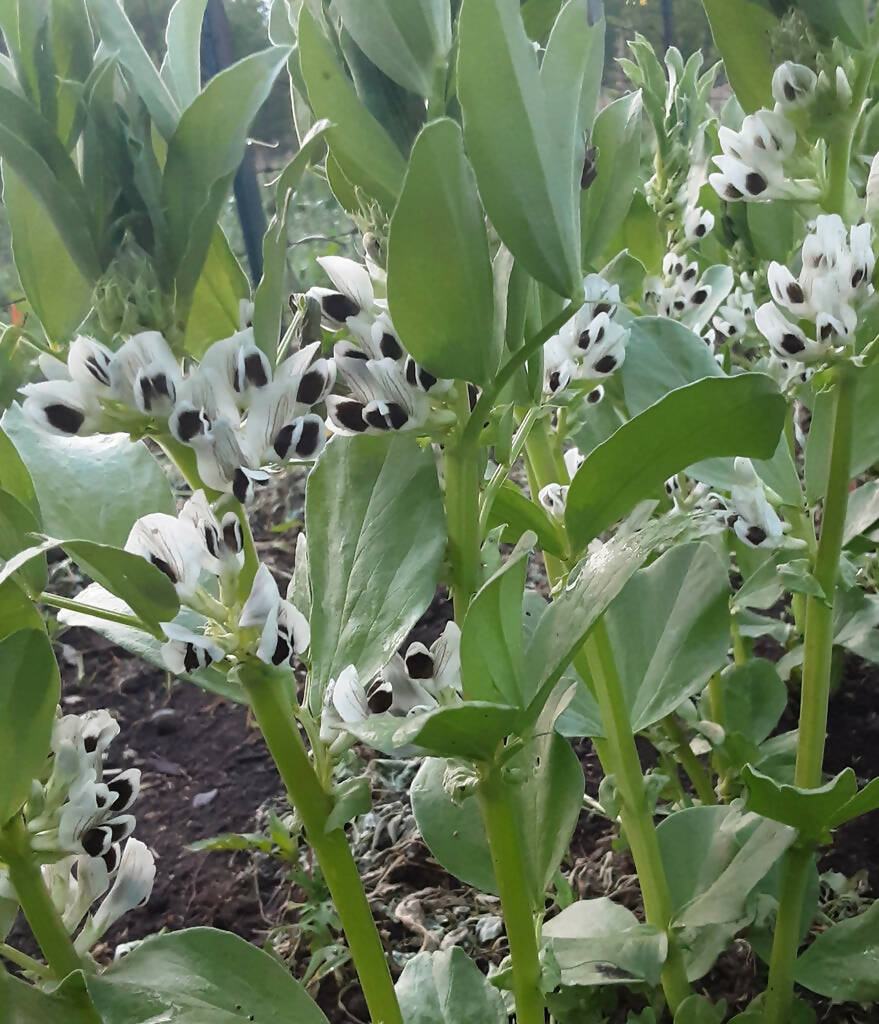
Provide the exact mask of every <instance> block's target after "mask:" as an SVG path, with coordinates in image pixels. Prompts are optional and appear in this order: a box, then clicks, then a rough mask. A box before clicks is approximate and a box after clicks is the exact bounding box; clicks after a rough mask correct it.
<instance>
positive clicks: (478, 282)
mask: <svg viewBox="0 0 879 1024" xmlns="http://www.w3.org/2000/svg"><path fill="white" fill-rule="evenodd" d="M388 302H389V305H390V310H391V316H392V317H393V320H394V327H395V328H396V329H397V331H399V334H400V339H401V341H402V342H403V345H404V346H405V348H406V349H407V350H408V351H409V352H410V353H411V354H412V356H413V357H414V358H415V359H416V360H417V361H418V362H419V363H422V364H423V365H424V366H425V367H427V369H428V370H430V371H431V373H433V374H435V375H436V376H438V377H453V378H460V379H462V380H468V381H473V382H474V383H477V384H487V383H489V381H490V380H491V379H492V378H493V377H494V375H495V373H496V372H497V368H498V363H499V361H500V357H501V343H502V342H501V338H499V337H498V336H497V335H496V333H495V331H494V330H493V317H494V282H493V280H492V272H491V259H490V257H489V252H488V236H487V234H486V229H485V217H484V215H483V213H482V207H481V205H480V203H479V197H478V196H477V193H476V180H475V178H474V177H473V171H472V170H471V168H470V164H469V163H468V162H467V157H466V155H465V153H464V140H463V137H462V135H461V129H460V128H459V127H458V125H457V124H456V123H455V122H454V121H452V120H451V119H450V118H446V117H444V118H441V119H440V120H438V121H433V122H432V123H431V124H429V125H427V127H425V128H424V129H422V131H421V133H420V134H419V136H418V138H417V139H416V140H415V145H414V147H413V148H412V156H411V157H410V160H409V170H408V171H407V172H406V178H405V180H404V182H403V191H402V193H401V194H400V200H399V202H398V203H397V208H396V211H395V212H394V218H393V220H392V221H391V234H390V240H389V243H388Z"/></svg>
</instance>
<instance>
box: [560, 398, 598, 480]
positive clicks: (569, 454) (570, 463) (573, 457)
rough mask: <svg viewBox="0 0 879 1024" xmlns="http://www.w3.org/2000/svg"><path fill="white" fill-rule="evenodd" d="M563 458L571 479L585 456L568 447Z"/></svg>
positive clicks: (576, 449)
mask: <svg viewBox="0 0 879 1024" xmlns="http://www.w3.org/2000/svg"><path fill="white" fill-rule="evenodd" d="M590 394H591V392H590ZM588 399H589V396H588V395H587V401H588ZM597 401H600V399H597ZM563 458H564V462H565V469H566V470H567V472H568V479H570V480H573V479H574V477H575V476H576V475H577V470H578V469H579V468H580V467H581V466H582V465H583V463H584V462H585V461H586V456H585V455H582V454H581V452H580V449H579V448H568V450H567V451H566V452H565V454H564V456H563Z"/></svg>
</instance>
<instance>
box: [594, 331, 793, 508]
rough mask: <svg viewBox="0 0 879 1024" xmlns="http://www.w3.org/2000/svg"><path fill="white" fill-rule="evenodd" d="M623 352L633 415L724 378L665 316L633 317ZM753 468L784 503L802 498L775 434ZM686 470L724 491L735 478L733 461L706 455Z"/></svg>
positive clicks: (701, 346) (695, 341)
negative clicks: (770, 451) (769, 451)
mask: <svg viewBox="0 0 879 1024" xmlns="http://www.w3.org/2000/svg"><path fill="white" fill-rule="evenodd" d="M626 356H627V358H626V362H625V363H624V364H623V371H622V376H623V389H624V391H625V396H626V404H627V406H628V407H629V412H630V414H631V415H633V416H635V415H637V413H639V412H643V411H644V410H645V409H647V408H648V406H650V405H653V404H654V402H657V401H658V400H659V399H660V398H662V397H663V396H664V395H666V394H668V392H669V391H672V390H674V389H675V388H679V387H683V386H684V385H685V384H691V383H693V382H694V381H697V380H701V379H703V378H704V377H723V376H724V373H723V371H722V370H721V368H720V367H719V366H718V365H717V363H716V362H715V360H714V358H713V357H712V355H711V353H710V352H709V351H708V348H707V346H706V345H705V342H704V341H702V339H701V338H700V337H698V335H696V334H694V333H693V332H692V331H691V330H689V329H688V328H686V327H684V326H683V325H682V324H679V323H676V322H675V321H674V320H669V319H667V318H666V317H638V318H637V319H636V320H634V321H633V322H632V325H631V334H630V337H629V343H628V345H627V346H626ZM604 404H606V403H602V406H599V408H602V407H603V405H604ZM581 450H582V449H581ZM754 469H755V470H756V471H757V474H758V475H759V476H760V478H761V479H762V480H763V481H764V483H766V484H767V485H768V486H769V487H771V488H772V489H773V490H774V491H775V492H776V494H778V496H779V497H780V498H781V499H782V501H783V502H784V503H785V504H787V505H794V506H795V507H797V508H799V506H800V505H801V504H802V500H803V498H802V488H801V486H800V481H799V477H798V476H797V471H796V467H795V466H794V463H793V459H792V458H791V454H790V450H789V449H788V446H787V441H786V439H785V438H784V437H780V438H779V440H778V446H777V447H776V449H775V454H774V455H773V456H772V458H771V459H768V460H763V459H755V460H754ZM687 472H688V473H689V474H690V475H691V476H693V477H695V478H696V479H698V480H704V481H705V482H707V483H709V484H711V485H712V486H713V487H720V488H723V489H724V490H729V488H730V487H731V486H732V483H733V480H734V475H733V460H732V459H708V460H706V461H704V462H700V463H698V464H697V465H695V466H689V467H687Z"/></svg>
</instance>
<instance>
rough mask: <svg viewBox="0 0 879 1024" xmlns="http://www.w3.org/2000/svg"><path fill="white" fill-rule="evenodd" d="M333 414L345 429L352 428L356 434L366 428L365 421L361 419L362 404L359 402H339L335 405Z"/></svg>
mask: <svg viewBox="0 0 879 1024" xmlns="http://www.w3.org/2000/svg"><path fill="white" fill-rule="evenodd" d="M334 415H335V417H336V419H337V420H338V421H339V423H341V424H342V426H343V427H345V429H346V430H353V431H355V432H356V433H358V434H360V433H362V432H363V431H364V430H366V423H365V422H364V419H363V406H362V405H361V404H360V402H339V403H338V404H337V405H336V408H335V412H334Z"/></svg>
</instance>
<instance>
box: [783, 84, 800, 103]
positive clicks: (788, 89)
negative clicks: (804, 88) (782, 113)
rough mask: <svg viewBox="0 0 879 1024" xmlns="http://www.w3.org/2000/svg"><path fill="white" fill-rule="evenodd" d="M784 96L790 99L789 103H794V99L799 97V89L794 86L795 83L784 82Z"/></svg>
mask: <svg viewBox="0 0 879 1024" xmlns="http://www.w3.org/2000/svg"><path fill="white" fill-rule="evenodd" d="M784 98H785V99H786V100H787V101H788V103H793V101H794V100H795V99H796V98H797V90H796V89H795V88H794V87H793V85H792V84H791V83H790V82H785V83H784Z"/></svg>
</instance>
